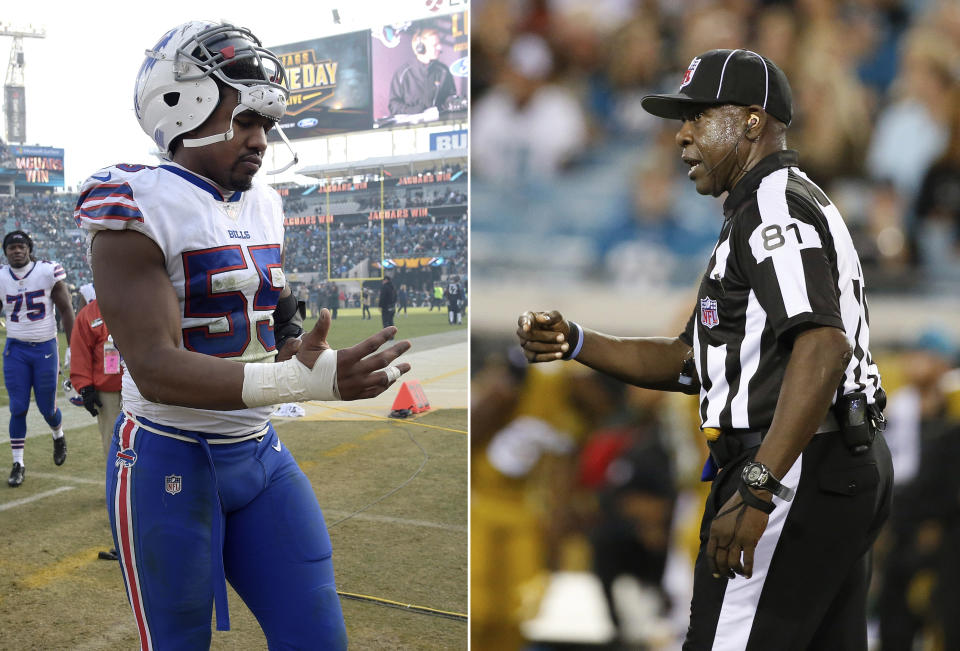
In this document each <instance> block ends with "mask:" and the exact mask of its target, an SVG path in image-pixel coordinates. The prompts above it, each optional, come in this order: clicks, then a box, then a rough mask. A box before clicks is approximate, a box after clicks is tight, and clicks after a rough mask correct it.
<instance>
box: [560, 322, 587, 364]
mask: <svg viewBox="0 0 960 651" xmlns="http://www.w3.org/2000/svg"><path fill="white" fill-rule="evenodd" d="M567 325H569V326H570V336H569V337H567V346H569V348H567V351H566V352H565V353H564V354H563V355H562V356H561V358H560V359H576V358H577V355H578V354H579V353H580V348H581V347H582V341H581V340H582V339H583V331H582V330H581V329H580V326H579V325H577V324H576V323H574V322H573V321H569V320H568V321H567Z"/></svg>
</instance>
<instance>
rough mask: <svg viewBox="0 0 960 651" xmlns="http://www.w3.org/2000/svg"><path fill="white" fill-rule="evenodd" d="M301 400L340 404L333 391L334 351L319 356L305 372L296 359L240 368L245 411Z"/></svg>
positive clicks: (336, 390) (338, 396) (338, 394)
mask: <svg viewBox="0 0 960 651" xmlns="http://www.w3.org/2000/svg"><path fill="white" fill-rule="evenodd" d="M304 400H340V391H339V390H338V389H337V351H335V350H332V349H328V350H325V351H323V352H322V353H320V357H318V358H317V361H316V362H314V364H313V369H309V368H307V367H306V366H305V365H304V364H302V363H301V362H300V360H298V359H297V358H296V357H293V358H292V359H288V360H287V361H285V362H280V363H279V364H270V363H261V364H245V365H244V367H243V403H244V404H245V405H246V406H248V407H266V406H269V405H276V404H280V403H284V402H303V401H304Z"/></svg>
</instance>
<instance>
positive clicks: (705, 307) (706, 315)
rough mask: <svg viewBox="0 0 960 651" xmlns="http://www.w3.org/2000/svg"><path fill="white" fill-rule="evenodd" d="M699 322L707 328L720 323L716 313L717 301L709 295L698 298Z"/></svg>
mask: <svg viewBox="0 0 960 651" xmlns="http://www.w3.org/2000/svg"><path fill="white" fill-rule="evenodd" d="M700 323H702V324H703V325H705V326H707V327H708V328H712V327H713V326H715V325H718V324H719V323H720V317H719V316H718V315H717V302H716V301H715V300H713V299H712V298H710V297H709V296H708V297H706V298H701V299H700Z"/></svg>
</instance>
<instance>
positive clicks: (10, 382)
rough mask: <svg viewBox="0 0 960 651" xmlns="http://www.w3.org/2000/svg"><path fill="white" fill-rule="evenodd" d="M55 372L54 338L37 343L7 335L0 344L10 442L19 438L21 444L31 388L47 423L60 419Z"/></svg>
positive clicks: (57, 360) (56, 424)
mask: <svg viewBox="0 0 960 651" xmlns="http://www.w3.org/2000/svg"><path fill="white" fill-rule="evenodd" d="M59 374H60V351H59V349H58V348H57V340H56V339H50V340H48V341H41V342H37V343H34V342H30V341H20V340H19V339H7V343H6V344H5V345H4V348H3V380H4V383H5V384H6V387H7V394H9V396H10V440H11V442H14V441H19V442H20V447H23V439H24V438H26V436H27V411H28V410H29V409H30V391H31V390H32V391H33V396H34V399H36V401H37V409H39V410H40V413H41V414H42V415H43V418H44V420H46V421H47V425H49V426H50V427H51V428H53V429H56V428H57V427H59V426H60V423H61V421H62V420H63V419H62V415H61V413H60V409H59V408H58V407H57V377H58V375H59Z"/></svg>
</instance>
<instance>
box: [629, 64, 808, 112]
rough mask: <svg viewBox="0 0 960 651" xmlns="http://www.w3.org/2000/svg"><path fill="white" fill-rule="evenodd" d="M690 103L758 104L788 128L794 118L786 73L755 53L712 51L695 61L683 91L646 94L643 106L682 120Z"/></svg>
mask: <svg viewBox="0 0 960 651" xmlns="http://www.w3.org/2000/svg"><path fill="white" fill-rule="evenodd" d="M691 104H712V105H717V104H739V105H740V106H750V105H751V104H757V105H759V106H762V107H763V108H764V110H765V111H766V112H767V113H769V114H770V115H772V116H773V117H775V118H777V119H778V120H780V121H781V122H783V123H784V124H786V125H789V124H790V121H791V120H792V119H793V93H791V92H790V83H789V82H788V81H787V76H786V75H785V74H783V70H781V69H780V68H778V67H777V65H776V64H775V63H773V61H771V60H770V59H767V58H766V57H763V56H761V55H759V54H757V53H756V52H753V51H752V50H710V51H709V52H705V53H704V54H701V55H700V56H696V57H694V58H693V61H691V62H690V66H689V67H688V68H687V72H686V73H685V74H684V76H683V82H682V83H681V84H680V90H679V91H678V92H676V93H673V94H663V95H647V96H646V97H644V98H643V99H642V100H641V106H643V108H644V110H646V111H647V112H648V113H652V114H653V115H656V116H657V117H661V118H667V119H669V120H682V119H683V115H684V109H685V108H687V107H689V105H691Z"/></svg>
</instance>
